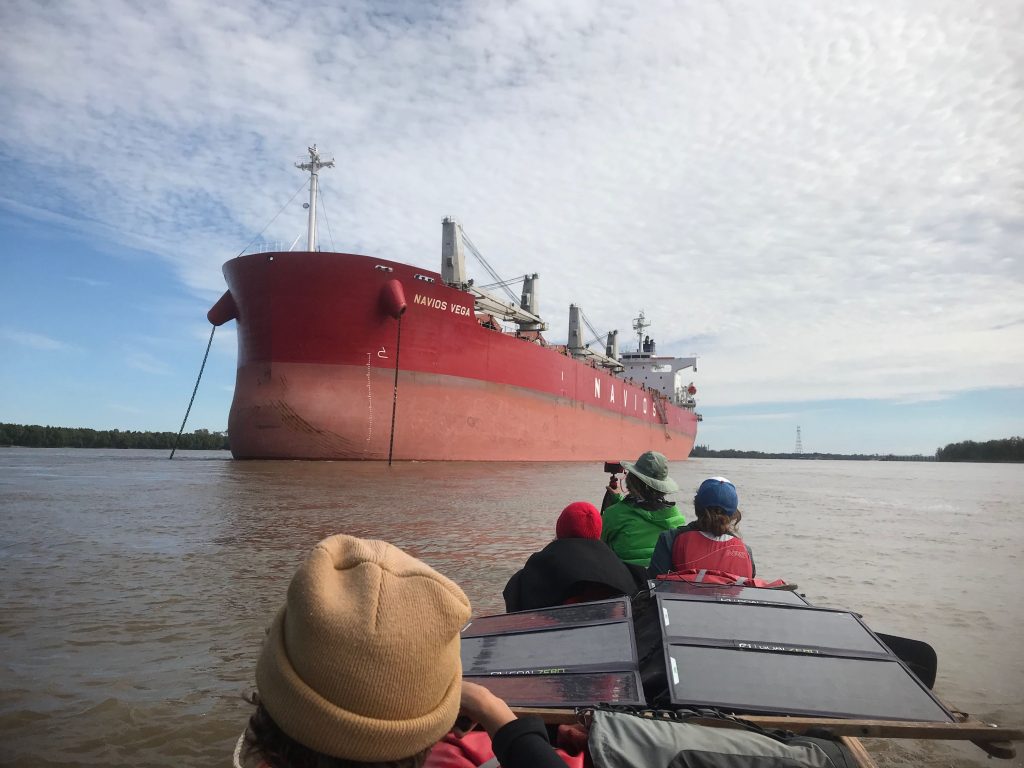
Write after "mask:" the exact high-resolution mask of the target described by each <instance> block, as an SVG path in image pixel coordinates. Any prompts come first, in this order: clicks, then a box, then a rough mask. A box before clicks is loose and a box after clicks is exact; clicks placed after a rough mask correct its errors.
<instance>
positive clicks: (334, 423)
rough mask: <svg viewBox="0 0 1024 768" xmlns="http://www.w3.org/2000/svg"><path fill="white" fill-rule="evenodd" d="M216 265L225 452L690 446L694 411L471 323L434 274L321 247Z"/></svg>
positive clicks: (571, 456)
mask: <svg viewBox="0 0 1024 768" xmlns="http://www.w3.org/2000/svg"><path fill="white" fill-rule="evenodd" d="M224 272H225V277H226V279H227V282H228V285H229V291H228V293H226V294H225V296H224V297H223V298H222V299H221V301H220V302H218V304H217V306H215V307H214V308H213V309H212V310H211V311H210V319H211V321H212V322H214V323H215V324H218V325H219V324H221V323H223V322H226V321H227V320H229V319H235V320H237V323H238V325H237V329H238V349H239V365H238V372H237V379H236V384H235V393H234V398H233V400H232V405H231V412H230V415H229V421H228V433H229V440H230V444H231V451H232V454H233V455H234V456H235V457H236V458H244V459H257V458H264V459H272V458H281V459H351V460H387V459H389V458H392V459H394V460H419V461H431V460H470V461H590V460H605V459H615V458H621V457H623V456H633V455H638V454H639V453H641V452H643V451H646V450H658V451H661V452H662V453H664V454H665V455H666V456H667V457H668V458H669V459H673V460H680V459H685V458H686V457H687V456H688V455H689V453H690V450H691V449H692V447H693V443H694V438H695V436H696V426H697V416H696V414H695V413H694V412H693V411H692V410H691V409H685V408H680V407H677V406H675V405H673V404H671V403H669V402H667V401H666V400H665V399H664V398H662V397H660V396H659V395H658V393H656V392H653V391H651V390H648V389H646V388H644V387H642V386H635V385H633V384H631V383H629V382H625V381H621V380H620V379H618V378H616V377H614V376H612V375H610V374H608V373H607V372H605V371H603V370H601V369H599V368H595V367H592V366H590V365H588V364H587V363H584V362H581V361H579V360H576V359H574V358H572V357H569V356H566V355H565V354H561V353H559V352H558V351H556V349H554V348H551V347H547V346H543V345H540V344H537V343H535V342H533V341H530V340H526V339H522V338H516V337H514V336H510V335H508V334H505V333H501V332H499V331H496V330H492V329H489V328H485V327H483V326H481V325H480V323H479V322H478V321H477V319H476V317H475V312H474V310H473V299H472V297H471V296H470V295H469V294H466V293H465V292H463V291H459V290H456V289H453V288H450V287H448V286H445V285H443V284H440V280H439V275H437V274H436V273H431V272H426V271H424V270H420V269H417V268H414V267H410V266H408V265H402V264H398V263H396V262H388V261H382V260H378V259H373V258H370V257H365V256H359V255H354V254H329V253H276V254H260V255H257V256H243V257H239V258H237V259H233V260H231V261H230V262H228V263H227V264H226V265H225V267H224ZM396 374H397V375H396Z"/></svg>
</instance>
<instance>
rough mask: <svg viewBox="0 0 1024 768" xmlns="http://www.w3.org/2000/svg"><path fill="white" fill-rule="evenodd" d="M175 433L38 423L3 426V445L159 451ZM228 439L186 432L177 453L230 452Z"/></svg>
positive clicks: (171, 441)
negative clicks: (150, 449) (188, 451)
mask: <svg viewBox="0 0 1024 768" xmlns="http://www.w3.org/2000/svg"><path fill="white" fill-rule="evenodd" d="M176 438H177V434H176V433H175V432H134V431H124V432H122V431H121V430H119V429H107V430H97V429H85V428H84V427H51V426H49V425H47V426H45V427H43V426H39V425H38V424H3V423H0V445H8V446H9V445H17V446H23V447H25V448H158V449H164V450H170V449H171V448H172V447H173V446H174V441H175V439H176ZM228 447H229V446H228V436H227V435H226V434H222V433H220V432H210V431H209V430H208V429H197V430H195V431H194V432H185V433H183V434H182V435H181V439H180V440H178V450H184V451H187V450H202V451H218V450H227V449H228Z"/></svg>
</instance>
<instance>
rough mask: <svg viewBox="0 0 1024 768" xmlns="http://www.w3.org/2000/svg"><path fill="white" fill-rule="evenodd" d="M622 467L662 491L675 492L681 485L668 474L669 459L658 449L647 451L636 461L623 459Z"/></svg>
mask: <svg viewBox="0 0 1024 768" xmlns="http://www.w3.org/2000/svg"><path fill="white" fill-rule="evenodd" d="M620 463H621V464H622V468H623V469H625V470H626V471H627V472H629V474H631V475H636V476H637V477H638V478H640V479H641V480H643V481H644V482H645V483H647V485H649V486H650V487H651V488H653V489H654V490H656V491H660V492H661V493H673V492H675V491H678V490H679V485H678V484H677V483H676V481H675V480H673V479H672V478H671V477H669V476H668V459H666V458H665V456H664V454H661V453H658V452H657V451H647V453H644V454H641V455H640V458H639V459H637V460H636V461H622V462H620Z"/></svg>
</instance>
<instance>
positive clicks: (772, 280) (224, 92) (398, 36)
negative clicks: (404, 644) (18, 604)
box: [0, 0, 1024, 404]
mask: <svg viewBox="0 0 1024 768" xmlns="http://www.w3.org/2000/svg"><path fill="white" fill-rule="evenodd" d="M0 24H2V25H3V27H4V29H5V30H6V35H5V41H6V42H5V45H4V46H3V47H2V49H0V69H2V71H4V72H5V73H6V76H5V77H4V78H3V81H2V82H0V100H2V101H3V103H5V104H6V105H7V109H6V110H5V111H6V113H7V114H6V117H5V119H4V120H3V121H2V122H0V147H2V157H3V165H4V170H5V172H4V174H3V181H2V182H0V185H2V188H0V198H2V199H3V200H4V201H6V203H5V204H6V205H7V206H8V207H9V208H12V209H15V208H16V209H17V210H19V211H21V212H24V211H35V212H36V213H35V214H34V215H38V216H40V217H54V216H60V217H66V218H70V219H71V220H77V221H82V222H83V227H92V228H93V229H94V230H95V229H96V227H97V226H102V227H106V228H108V229H107V231H112V232H116V233H117V234H116V237H118V238H120V239H121V240H122V241H123V242H124V243H125V244H130V245H132V246H133V247H140V246H141V247H144V248H147V249H148V250H149V251H151V252H153V253H155V254H158V255H159V256H160V257H162V258H164V259H167V260H168V261H170V262H171V263H172V264H173V265H174V267H175V269H176V270H177V274H178V275H179V276H180V279H181V280H182V281H184V282H185V283H186V284H187V285H188V286H190V287H191V288H192V289H194V290H195V291H196V292H197V293H199V294H200V295H202V296H203V297H204V298H214V297H215V296H216V295H217V294H218V293H219V292H220V291H221V290H222V289H223V286H222V284H221V281H220V270H219V264H220V262H221V261H223V260H224V259H225V258H226V257H229V256H232V255H234V254H235V253H236V252H237V251H238V249H239V248H240V247H241V246H242V245H244V244H245V243H246V242H247V241H248V240H249V239H250V238H251V237H252V235H253V234H255V233H257V232H259V231H260V230H261V229H262V228H263V227H264V225H265V223H266V222H267V220H268V219H269V218H270V217H271V216H272V215H273V214H274V213H275V212H276V211H277V210H278V209H279V208H280V206H281V205H282V204H283V203H284V202H285V201H286V200H287V199H288V197H289V196H290V195H291V193H292V192H294V191H295V190H296V189H297V188H298V187H299V185H300V184H301V183H302V177H301V175H300V174H298V172H297V171H295V169H294V168H292V167H291V161H294V160H300V159H301V154H302V150H303V148H304V147H305V146H306V145H307V144H311V143H313V142H314V141H316V142H318V143H319V145H320V146H321V148H323V149H324V150H326V151H327V152H328V154H331V155H333V156H334V157H335V159H336V160H337V162H338V167H337V168H336V169H335V170H333V171H327V172H325V173H324V175H323V184H324V187H325V202H326V204H327V206H328V208H327V210H328V213H329V217H328V222H329V224H330V231H329V232H328V231H327V230H326V229H322V230H321V242H322V245H324V247H329V246H331V240H333V241H334V243H333V245H334V247H336V248H338V249H340V250H351V251H363V252H373V253H377V254H380V255H381V256H384V257H388V258H395V259H400V260H410V261H413V262H415V263H418V264H423V265H425V266H429V267H433V268H437V262H438V260H439V259H438V257H439V250H440V245H439V241H440V237H439V227H438V224H439V220H440V219H441V217H442V216H444V215H445V214H453V215H456V216H457V217H458V218H459V219H460V220H461V221H462V222H463V223H464V225H465V227H466V230H467V232H468V233H469V234H471V236H472V237H473V240H474V242H475V243H476V244H477V245H478V246H480V247H481V249H482V250H483V251H484V253H485V254H487V256H488V259H489V260H490V261H491V263H492V264H494V265H495V266H496V268H497V269H498V270H499V271H500V272H501V273H502V274H503V275H505V276H513V275H515V274H520V273H522V272H523V271H524V270H529V271H533V270H542V280H543V283H542V287H541V291H542V294H541V296H542V311H543V312H544V314H545V315H546V316H547V318H548V319H549V322H551V323H552V331H551V333H550V334H549V335H550V336H551V338H555V339H557V338H559V337H561V338H564V335H565V331H564V325H565V318H566V315H567V311H566V307H567V305H568V304H569V302H570V301H575V302H577V303H580V304H582V305H583V307H584V310H585V311H586V313H587V315H588V316H589V318H590V319H591V321H592V322H593V323H594V324H595V325H596V326H597V327H598V328H599V329H602V330H604V329H611V328H616V327H617V328H620V329H623V330H624V331H628V324H629V320H630V318H631V317H632V316H633V315H634V314H635V312H636V311H637V310H638V309H640V308H644V309H645V310H646V312H647V315H648V317H650V318H651V319H652V320H653V321H654V326H653V327H652V331H653V332H654V334H655V335H656V337H657V338H658V339H659V341H660V347H659V351H661V352H677V353H682V354H686V353H691V352H694V353H697V354H699V355H701V357H702V361H701V371H700V382H701V391H702V395H703V402H705V403H707V404H726V403H741V402H751V401H772V400H787V399H791V400H802V399H816V398H840V397H906V396H913V397H921V396H928V395H929V394H930V393H931V394H935V393H940V392H948V391H956V390H960V389H964V388H969V387H979V386H1016V385H1019V384H1020V382H1021V381H1024V362H1022V359H1021V357H1022V356H1021V355H1020V354H1019V353H1016V354H1008V350H1019V349H1022V348H1024V326H1022V325H1021V324H1020V323H1018V322H1016V321H1017V320H1019V317H1020V314H1019V310H1020V307H1021V306H1024V280H1022V272H1024V266H1022V263H1021V259H1020V256H1019V252H1020V251H1019V248H1020V235H1021V232H1022V231H1024V198H1022V190H1024V159H1022V155H1021V151H1020V148H1019V147H1020V144H1019V134H1020V131H1021V123H1020V115H1021V114H1022V112H1024V94H1022V86H1021V81H1020V77H1019V73H1020V72H1021V71H1022V69H1024V61H1022V54H1021V52H1022V51H1024V40H1022V32H1021V30H1022V27H1024V12H1022V5H1021V3H1019V2H999V1H997V2H991V3H985V4H974V3H967V2H959V0H958V1H957V2H948V1H947V2H932V1H930V0H929V1H928V2H925V1H924V0H919V1H917V0H907V1H906V2H872V3H857V4H833V3H815V2H809V1H808V2H798V3H786V4H779V3H763V2H757V3H755V2H729V3H690V4H685V5H684V4H676V3H668V2H658V1H657V0H655V1H653V2H643V3H617V2H602V3H585V2H576V3H546V2H539V1H538V2H522V3H505V2H472V3H468V2H467V3H464V4H458V3H446V4H443V5H434V4H427V3H419V2H416V3H413V2H410V3H407V4H401V3H369V2H366V3H358V2H353V3H345V4H344V7H340V8H332V7H327V6H323V7H319V8H314V9H310V8H307V7H304V6H302V5H300V4H298V3H288V2H281V3H274V4H267V3H262V2H232V3H226V4H219V5H212V6H211V5H210V4H208V3H205V2H198V1H190V0H176V1H173V2H169V3H164V4H158V5H152V4H147V5H144V6H142V5H138V4H135V3H130V2H119V1H117V0H106V1H105V2H98V3H94V2H84V0H79V1H75V0H69V2H62V3H54V4H40V3H35V2H30V1H29V0H20V1H18V0H15V1H14V2H7V3H4V4H3V6H2V8H0ZM41 173H42V174H54V178H55V179H56V183H55V185H54V186H49V187H43V186H39V185H36V184H33V183H30V180H31V179H34V178H35V177H36V176H37V175H38V174H41ZM301 217H302V212H301V210H300V209H299V208H298V206H297V204H296V205H294V206H292V208H291V209H289V210H288V211H287V212H286V213H285V214H283V215H282V216H281V217H280V218H279V219H278V220H277V221H276V222H275V224H274V225H273V226H272V227H271V228H270V229H269V230H268V231H267V232H266V237H267V238H268V239H276V240H280V241H283V242H285V243H290V242H291V241H292V240H293V239H294V238H295V236H296V235H298V234H299V233H301V232H302V227H303V222H302V218H301ZM84 222H89V224H88V225H86V224H84ZM97 222H98V223H99V224H98V225H97V224H96V223H97ZM627 335H628V333H627ZM692 338H701V339H702V340H703V346H702V347H701V348H699V349H690V348H686V347H687V345H688V342H686V341H684V340H685V339H692Z"/></svg>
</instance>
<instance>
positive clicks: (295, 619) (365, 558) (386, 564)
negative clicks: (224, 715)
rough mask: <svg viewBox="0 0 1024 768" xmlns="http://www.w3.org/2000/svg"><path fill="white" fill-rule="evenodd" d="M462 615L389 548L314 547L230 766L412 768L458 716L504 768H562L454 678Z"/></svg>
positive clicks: (417, 567) (271, 644) (417, 564)
mask: <svg viewBox="0 0 1024 768" xmlns="http://www.w3.org/2000/svg"><path fill="white" fill-rule="evenodd" d="M469 616H470V605H469V600H468V598H467V597H466V595H465V594H464V593H463V591H462V590H461V589H460V588H459V587H458V585H457V584H455V583H454V582H453V581H451V580H450V579H448V578H446V577H445V576H442V575H441V574H440V573H438V572H437V571H435V570H434V569H433V568H431V567H430V566H428V565H427V564H425V563H423V562H421V561H420V560H417V559H416V558H414V557H412V556H411V555H408V554H406V553H405V552H403V551H402V550H400V549H398V548H397V547H395V546H393V545H391V544H388V543H387V542H383V541H369V540H363V539H357V538H355V537H353V536H345V535H336V536H331V537H329V538H327V539H324V540H323V541H321V542H320V543H319V544H317V545H316V546H315V547H314V548H313V551H312V552H311V553H310V554H309V556H308V558H307V559H306V561H305V562H304V563H303V564H302V565H301V566H300V567H299V569H298V571H297V572H296V573H295V575H294V577H293V578H292V581H291V584H290V585H289V587H288V596H287V600H286V602H285V605H284V606H283V607H282V608H281V609H280V610H279V611H278V613H277V615H276V616H275V617H274V619H273V621H272V623H271V625H270V628H269V629H268V630H267V636H266V639H265V640H264V642H263V648H262V651H261V652H260V656H259V660H258V662H257V664H256V687H257V691H258V693H257V696H256V697H255V701H256V703H257V709H256V712H255V713H254V714H253V715H252V717H251V718H250V720H249V727H248V728H247V729H246V731H245V733H243V734H242V737H241V738H240V739H239V741H238V745H237V746H236V749H235V761H234V762H235V765H236V766H245V767H246V768H248V767H250V766H252V767H253V768H256V767H258V766H262V767H263V768H306V767H307V766H309V767H310V768H313V767H314V766H315V768H356V767H359V768H367V767H368V766H393V767H394V768H418V766H422V765H423V764H424V763H425V762H426V761H427V758H428V756H429V754H430V751H431V749H432V748H433V747H434V745H435V744H436V743H437V742H438V741H439V740H440V739H441V738H442V737H444V736H445V735H446V734H447V733H448V732H449V731H450V730H451V728H452V726H453V724H454V723H455V719H456V717H457V716H458V715H459V713H460V711H461V712H462V713H463V714H464V715H466V716H467V717H468V718H469V719H471V720H473V721H474V722H477V723H479V724H480V725H482V726H483V727H484V728H485V729H486V730H487V732H488V733H489V734H490V735H491V737H492V739H493V741H494V743H493V746H494V751H495V753H496V754H498V756H499V757H500V758H501V762H502V765H505V766H506V768H515V767H516V766H517V765H521V766H525V765H540V766H545V765H549V764H550V765H555V766H564V763H562V762H561V760H559V758H558V757H557V755H556V753H555V752H554V750H553V749H552V747H551V746H550V744H548V742H547V735H546V733H545V732H544V730H543V726H542V725H541V726H540V727H539V728H538V726H537V724H535V723H532V722H530V719H524V720H517V719H516V717H515V715H514V714H513V713H512V711H511V709H509V707H508V705H507V704H506V703H505V702H504V701H502V700H501V699H499V698H498V697H497V696H495V695H494V694H492V693H490V692H489V691H488V690H487V689H486V688H483V687H482V686H479V685H474V684H472V683H469V682H463V680H462V662H461V659H460V656H459V632H460V630H461V629H462V627H463V626H465V624H466V622H467V621H468V620H469ZM550 761H554V762H553V763H552V762H550Z"/></svg>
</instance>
